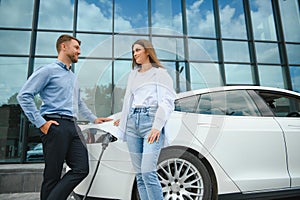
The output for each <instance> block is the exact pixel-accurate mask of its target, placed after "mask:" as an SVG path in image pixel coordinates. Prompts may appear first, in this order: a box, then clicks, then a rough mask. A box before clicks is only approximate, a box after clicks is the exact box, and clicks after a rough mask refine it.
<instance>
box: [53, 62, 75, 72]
mask: <svg viewBox="0 0 300 200" xmlns="http://www.w3.org/2000/svg"><path fill="white" fill-rule="evenodd" d="M56 64H58V65H59V66H61V67H62V68H64V69H65V70H68V71H69V70H71V67H72V66H70V68H69V69H68V67H67V65H66V64H65V63H63V62H61V61H60V60H57V61H56Z"/></svg>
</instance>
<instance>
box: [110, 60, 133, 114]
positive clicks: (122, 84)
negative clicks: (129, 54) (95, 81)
mask: <svg viewBox="0 0 300 200" xmlns="http://www.w3.org/2000/svg"><path fill="white" fill-rule="evenodd" d="M130 71H131V61H124V60H117V61H115V62H114V72H115V73H114V84H115V87H114V91H113V95H114V105H113V106H114V107H113V113H116V112H120V111H121V109H122V106H123V99H124V95H125V90H126V86H127V81H128V75H129V73H130Z"/></svg>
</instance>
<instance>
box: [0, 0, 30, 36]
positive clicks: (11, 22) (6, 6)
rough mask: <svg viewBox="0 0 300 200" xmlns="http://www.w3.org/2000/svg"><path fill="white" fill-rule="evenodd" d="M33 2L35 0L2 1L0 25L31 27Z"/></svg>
mask: <svg viewBox="0 0 300 200" xmlns="http://www.w3.org/2000/svg"><path fill="white" fill-rule="evenodd" d="M33 2H34V0H26V1H24V0H14V1H9V0H8V1H3V0H2V1H0V27H7V28H8V27H11V28H15V27H19V28H31V24H32V15H33ZM1 37H2V36H1ZM1 37H0V38H1Z"/></svg>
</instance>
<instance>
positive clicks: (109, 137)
mask: <svg viewBox="0 0 300 200" xmlns="http://www.w3.org/2000/svg"><path fill="white" fill-rule="evenodd" d="M115 140H116V138H115V137H114V136H113V135H111V134H110V133H106V134H104V135H101V136H100V137H99V139H98V141H101V143H102V151H101V153H100V156H99V159H98V162H97V165H96V169H95V172H94V174H93V177H92V179H91V182H90V184H89V187H88V189H87V191H86V193H85V196H84V197H83V199H82V200H85V199H86V197H87V195H88V193H89V191H90V189H91V187H92V184H93V182H94V179H95V177H96V174H97V172H98V168H99V166H100V162H101V159H102V156H103V153H104V151H105V149H106V147H107V146H108V144H109V143H110V142H113V141H115Z"/></svg>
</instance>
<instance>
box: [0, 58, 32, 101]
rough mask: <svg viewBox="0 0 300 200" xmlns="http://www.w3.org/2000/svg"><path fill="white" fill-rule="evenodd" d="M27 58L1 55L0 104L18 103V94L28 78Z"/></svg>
mask: <svg viewBox="0 0 300 200" xmlns="http://www.w3.org/2000/svg"><path fill="white" fill-rule="evenodd" d="M27 67H28V59H27V58H14V57H0V70H1V73H0V94H1V95H0V105H3V104H18V102H17V99H16V95H17V93H18V92H19V90H20V89H21V87H22V86H23V84H24V83H25V81H26V79H27Z"/></svg>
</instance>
